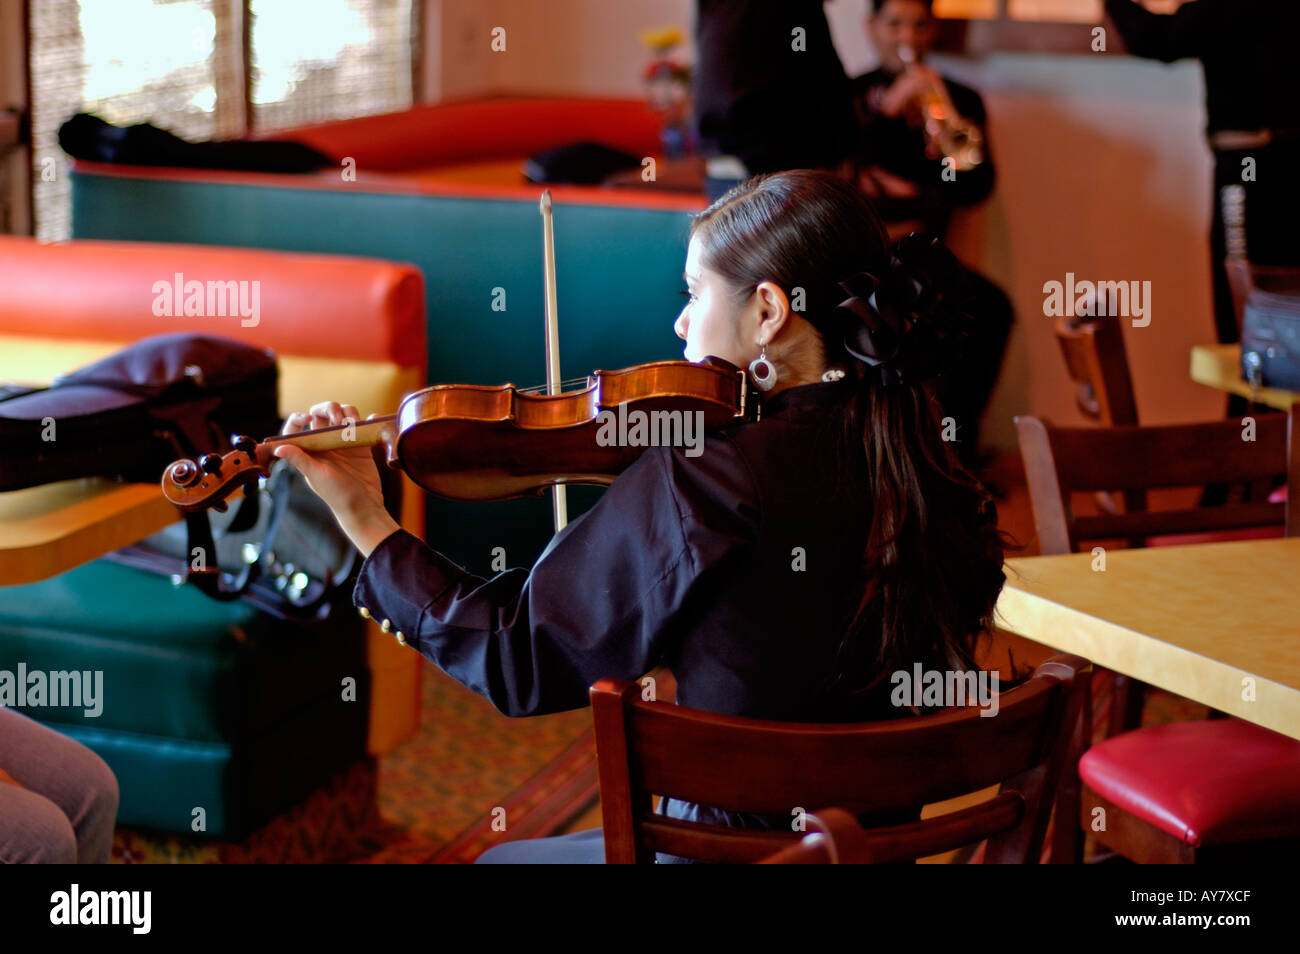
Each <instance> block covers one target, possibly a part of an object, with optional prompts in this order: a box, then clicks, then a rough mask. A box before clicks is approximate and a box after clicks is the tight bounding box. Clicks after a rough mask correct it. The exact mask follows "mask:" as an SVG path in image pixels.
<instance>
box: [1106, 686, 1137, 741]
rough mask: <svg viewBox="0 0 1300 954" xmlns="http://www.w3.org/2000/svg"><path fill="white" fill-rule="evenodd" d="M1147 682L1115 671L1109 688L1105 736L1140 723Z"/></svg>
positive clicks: (1130, 728) (1115, 733)
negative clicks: (1108, 718)
mask: <svg viewBox="0 0 1300 954" xmlns="http://www.w3.org/2000/svg"><path fill="white" fill-rule="evenodd" d="M1146 691H1147V684H1146V683H1145V682H1140V681H1139V680H1137V679H1133V678H1131V677H1129V676H1124V675H1121V674H1120V673H1115V679H1114V682H1113V683H1112V688H1111V699H1110V720H1109V723H1108V725H1107V726H1106V738H1108V739H1109V738H1111V737H1112V736H1116V735H1119V734H1120V733H1121V732H1129V731H1132V730H1133V729H1136V728H1139V727H1140V726H1141V725H1142V703H1143V701H1144V699H1145V696H1146Z"/></svg>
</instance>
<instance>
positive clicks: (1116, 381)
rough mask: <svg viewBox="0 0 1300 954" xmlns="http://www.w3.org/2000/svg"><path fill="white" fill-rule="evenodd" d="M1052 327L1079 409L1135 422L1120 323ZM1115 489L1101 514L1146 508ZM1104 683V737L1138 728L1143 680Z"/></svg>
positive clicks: (1101, 503)
mask: <svg viewBox="0 0 1300 954" xmlns="http://www.w3.org/2000/svg"><path fill="white" fill-rule="evenodd" d="M1055 330H1056V343H1057V344H1058V345H1060V347H1061V356H1062V357H1063V358H1064V359H1065V370H1066V373H1067V374H1068V375H1069V376H1070V380H1071V382H1073V384H1074V402H1075V405H1076V406H1077V407H1078V409H1079V413H1081V414H1082V415H1083V416H1084V417H1086V418H1087V419H1088V420H1090V421H1093V422H1095V423H1097V424H1099V425H1101V426H1102V427H1133V426H1136V425H1137V423H1138V414H1137V398H1136V397H1135V396H1134V394H1133V376H1132V374H1131V373H1130V371H1129V363H1128V351H1127V350H1126V349H1125V347H1124V332H1123V330H1122V329H1121V327H1120V323H1119V321H1118V320H1116V319H1114V318H1089V317H1076V316H1074V315H1062V316H1061V317H1060V318H1058V319H1057V320H1056V326H1055ZM1114 489H1115V488H1107V489H1104V490H1098V491H1096V492H1094V494H1093V498H1094V499H1095V500H1096V501H1097V507H1098V508H1099V509H1100V510H1101V512H1102V513H1119V512H1120V511H1121V510H1125V511H1135V510H1145V509H1146V507H1147V498H1146V492H1145V491H1143V490H1128V491H1125V492H1124V494H1123V495H1122V499H1123V505H1122V507H1121V505H1120V504H1119V503H1118V502H1117V501H1116V500H1115V497H1114V496H1113V494H1112V492H1111V491H1112V490H1114ZM1143 543H1144V541H1143V540H1141V539H1130V540H1129V546H1133V547H1140V546H1142V545H1143ZM1042 552H1044V553H1047V552H1049V551H1047V550H1043V551H1042ZM1104 673H1105V670H1099V671H1098V674H1099V676H1102V674H1104ZM1103 678H1104V676H1103ZM1108 681H1109V685H1110V694H1109V716H1108V718H1107V735H1114V734H1115V733H1117V732H1123V731H1126V730H1128V729H1135V728H1137V727H1138V725H1140V724H1141V722H1142V704H1143V701H1144V699H1145V696H1146V688H1147V687H1146V684H1145V683H1143V682H1139V681H1137V680H1134V679H1130V678H1128V677H1127V676H1124V675H1121V674H1119V673H1112V674H1110V675H1109V680H1108ZM1096 700H1097V704H1099V705H1100V704H1102V703H1104V701H1105V695H1104V694H1103V693H1101V692H1098V693H1097V694H1096Z"/></svg>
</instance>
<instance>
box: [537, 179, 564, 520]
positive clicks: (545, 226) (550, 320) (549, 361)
mask: <svg viewBox="0 0 1300 954" xmlns="http://www.w3.org/2000/svg"><path fill="white" fill-rule="evenodd" d="M541 211H542V280H543V282H544V283H545V288H546V392H547V393H548V394H559V393H560V325H559V319H558V318H557V317H556V313H555V227H554V223H553V222H552V219H551V190H550V189H546V190H545V191H543V192H542V202H541ZM551 491H552V494H553V496H552V497H551V503H552V504H553V507H554V514H555V532H556V533H559V532H560V531H561V530H563V529H564V528H565V527H566V526H567V525H568V523H569V499H568V495H567V493H566V492H565V487H564V485H563V484H555V485H554V486H552V487H551Z"/></svg>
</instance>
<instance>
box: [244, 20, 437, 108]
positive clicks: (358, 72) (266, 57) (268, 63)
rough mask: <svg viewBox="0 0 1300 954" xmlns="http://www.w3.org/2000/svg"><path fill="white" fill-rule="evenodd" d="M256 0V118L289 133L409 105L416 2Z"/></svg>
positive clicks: (252, 25) (253, 42)
mask: <svg viewBox="0 0 1300 954" xmlns="http://www.w3.org/2000/svg"><path fill="white" fill-rule="evenodd" d="M302 9H303V8H302V5H301V4H296V3H286V2H285V0H250V2H249V12H250V14H251V17H252V19H251V21H250V41H251V42H250V46H251V48H252V97H251V99H252V116H253V125H254V127H256V128H257V129H283V128H285V127H287V126H301V125H304V124H307V123H319V122H327V121H329V120H333V119H343V118H346V117H349V116H368V115H371V114H373V113H386V112H391V111H393V110H398V109H406V108H407V107H409V106H410V105H411V93H412V88H411V30H412V21H411V14H412V11H411V0H313V2H312V4H311V14H310V23H304V22H303V21H304V17H303V15H302Z"/></svg>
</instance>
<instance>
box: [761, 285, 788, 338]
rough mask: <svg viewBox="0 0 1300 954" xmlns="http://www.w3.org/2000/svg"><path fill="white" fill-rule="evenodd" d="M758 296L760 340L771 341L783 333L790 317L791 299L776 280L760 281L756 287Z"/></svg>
mask: <svg viewBox="0 0 1300 954" xmlns="http://www.w3.org/2000/svg"><path fill="white" fill-rule="evenodd" d="M754 294H755V295H757V296H758V300H757V302H756V303H755V305H756V307H757V309H758V340H759V341H766V342H771V341H773V340H774V339H775V338H776V336H777V335H779V334H780V333H781V329H782V328H784V327H785V325H786V320H787V319H788V318H789V317H790V311H791V309H790V299H789V298H787V297H786V294H785V291H784V290H782V288H781V286H780V285H777V284H776V283H775V282H759V284H758V287H756V288H755V289H754Z"/></svg>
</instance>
